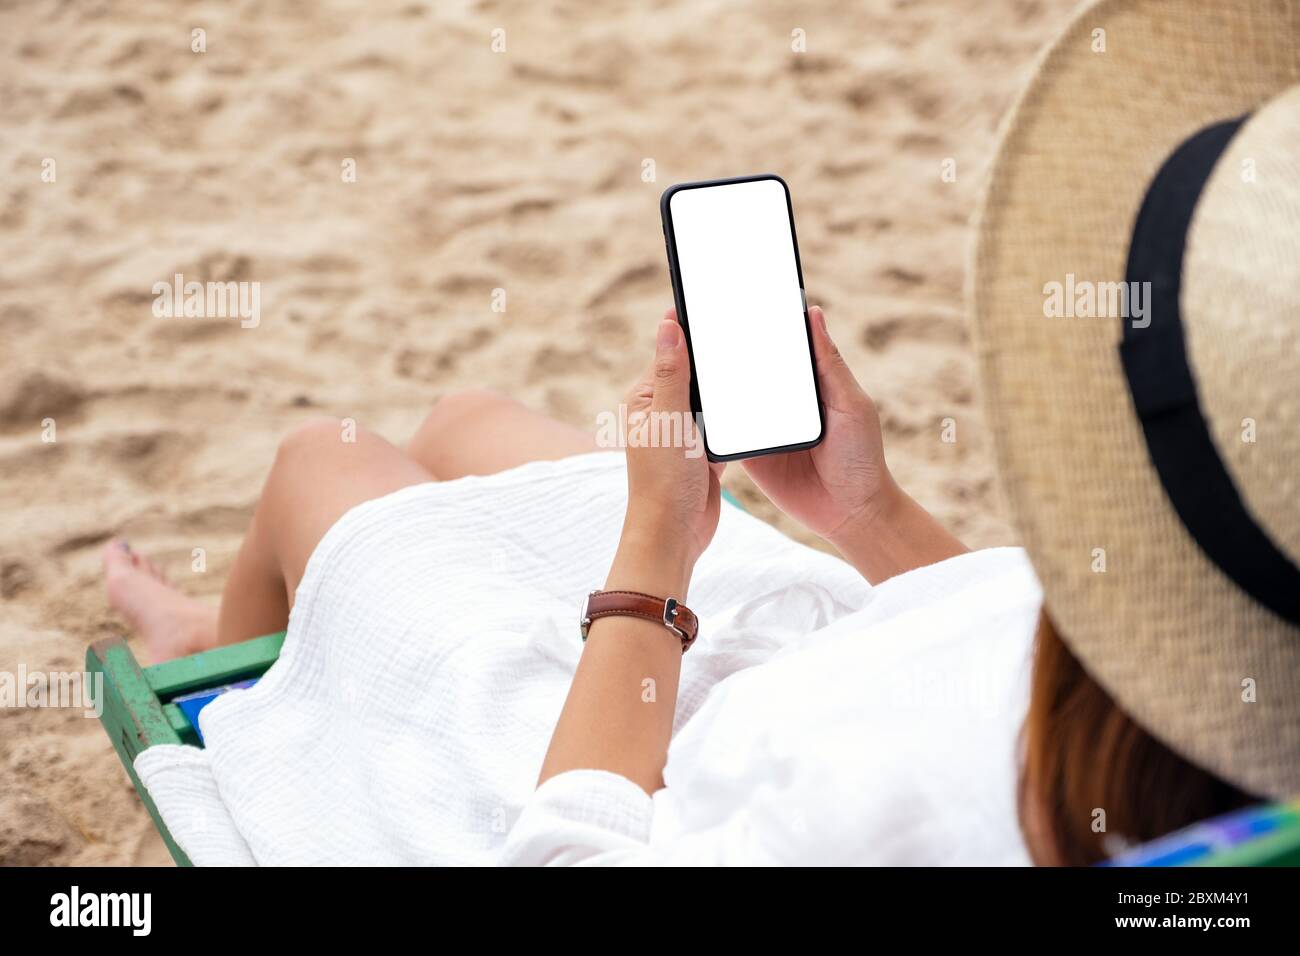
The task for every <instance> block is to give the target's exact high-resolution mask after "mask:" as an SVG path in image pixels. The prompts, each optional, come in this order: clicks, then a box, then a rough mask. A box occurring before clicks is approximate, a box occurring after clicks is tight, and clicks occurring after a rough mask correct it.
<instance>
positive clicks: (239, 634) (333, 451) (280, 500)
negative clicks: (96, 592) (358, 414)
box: [104, 420, 433, 662]
mask: <svg viewBox="0 0 1300 956" xmlns="http://www.w3.org/2000/svg"><path fill="white" fill-rule="evenodd" d="M355 437H356V441H355V442H345V441H343V432H342V429H341V427H340V425H339V422H337V421H334V420H324V421H319V422H311V423H309V424H306V425H303V426H301V427H299V428H297V429H295V430H294V431H293V432H291V433H290V434H289V435H288V437H286V438H285V439H284V441H283V442H282V443H281V444H280V449H279V451H278V452H277V453H276V456H275V463H274V464H273V465H272V466H271V472H270V474H269V475H268V476H267V479H266V484H265V485H264V486H263V488H262V496H261V498H260V499H259V501H258V503H257V510H256V511H255V512H254V514H253V521H252V524H251V525H250V527H249V530H248V534H247V536H246V537H245V538H244V543H243V545H241V547H240V550H239V554H238V556H236V558H235V563H234V566H233V567H232V568H231V571H230V577H229V578H228V579H227V580H226V587H225V590H224V592H223V593H222V596H221V610H220V613H219V615H218V613H217V612H216V610H215V609H214V608H212V607H211V606H209V605H207V604H204V603H203V602H201V601H198V600H196V599H194V598H191V597H188V596H186V595H184V594H182V593H181V592H180V591H177V590H176V589H175V588H174V587H172V586H171V585H169V584H167V583H166V582H165V581H164V580H163V579H162V577H161V575H159V574H158V573H157V571H156V570H155V569H154V568H153V566H152V565H150V564H149V563H148V562H147V561H145V560H144V559H142V558H140V557H139V556H138V555H135V554H133V553H132V552H131V551H130V550H129V549H127V548H124V546H123V543H122V542H110V544H109V546H108V547H107V548H105V551H104V568H105V575H106V577H107V581H108V596H109V603H110V604H112V605H113V607H115V608H116V609H117V610H118V611H120V612H121V613H122V614H123V616H125V617H126V619H127V620H128V621H129V622H130V624H131V625H132V627H133V628H134V629H135V631H136V633H137V634H139V635H140V637H141V638H142V639H143V641H144V643H145V646H146V647H147V648H148V651H149V656H150V657H151V659H152V660H153V661H155V662H157V661H163V660H169V659H170V658H173V657H179V656H182V655H185V654H192V653H194V652H196V651H200V650H204V649H206V648H208V647H212V646H214V645H215V644H218V643H222V644H224V643H230V642H233V641H240V640H245V639H247V638H250V637H256V636H257V635H259V634H267V633H271V632H274V631H279V630H283V629H284V627H285V625H286V624H287V623H288V620H289V608H290V607H291V606H292V604H293V595H294V592H295V590H296V589H297V587H298V582H299V581H300V580H301V579H302V574H303V570H304V569H305V568H306V566H307V559H308V558H309V557H311V553H312V551H313V550H315V548H316V545H317V544H318V543H319V542H320V539H321V538H322V537H324V535H325V532H326V531H328V530H329V528H330V526H331V525H333V524H334V522H335V521H337V520H338V519H339V518H340V517H342V515H343V514H344V512H346V511H348V510H349V509H350V508H352V507H353V506H354V505H358V504H361V503H362V502H364V501H369V500H370V499H372V498H378V497H380V496H382V495H386V494H388V493H389V492H392V491H397V490H398V489H400V488H405V487H406V486H408V485H414V484H420V483H422V482H426V481H432V480H433V475H431V474H430V473H429V471H428V470H427V469H425V468H423V467H422V466H420V465H419V464H417V463H416V462H415V461H413V460H411V459H410V458H408V457H407V456H406V455H404V454H402V452H401V451H399V450H398V449H397V448H395V447H393V446H392V445H391V444H389V443H388V442H386V441H384V439H382V438H380V437H379V436H377V435H374V434H372V433H370V432H367V431H365V430H363V429H357V431H356V436H355Z"/></svg>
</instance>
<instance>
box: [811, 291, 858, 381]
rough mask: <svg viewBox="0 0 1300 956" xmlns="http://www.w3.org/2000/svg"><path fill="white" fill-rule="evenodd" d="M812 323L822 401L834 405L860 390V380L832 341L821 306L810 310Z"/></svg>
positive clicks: (815, 306)
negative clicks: (836, 401)
mask: <svg viewBox="0 0 1300 956" xmlns="http://www.w3.org/2000/svg"><path fill="white" fill-rule="evenodd" d="M808 318H809V319H810V320H811V321H812V328H813V352H814V354H815V357H816V359H817V378H818V380H819V381H820V382H821V389H822V401H824V402H828V403H830V404H832V405H833V404H834V403H835V400H836V399H837V398H842V397H845V396H846V395H849V394H851V393H852V392H855V391H857V390H858V380H857V379H856V378H854V377H853V370H852V369H851V368H849V363H848V362H846V361H844V356H843V355H841V354H840V350H839V349H838V348H837V347H836V345H835V343H834V342H833V341H832V340H831V334H830V332H829V331H827V329H826V313H825V312H823V311H822V308H821V306H819V305H814V306H813V307H812V308H811V309H809V310H808Z"/></svg>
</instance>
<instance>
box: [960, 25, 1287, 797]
mask: <svg viewBox="0 0 1300 956" xmlns="http://www.w3.org/2000/svg"><path fill="white" fill-rule="evenodd" d="M1096 30H1104V31H1105V35H1104V36H1105V52H1095V51H1094V45H1095V42H1096V40H1097V38H1098V34H1096V33H1095V32H1094V31H1096ZM1297 82H1300V10H1298V9H1297V3H1295V2H1262V0H1261V2H1240V3H1223V2H1221V0H1127V2H1118V0H1113V2H1112V0H1107V2H1101V3H1097V4H1095V5H1092V6H1090V7H1087V8H1086V9H1084V10H1083V11H1081V13H1080V14H1079V15H1078V16H1077V17H1076V19H1075V20H1074V21H1073V22H1072V23H1071V25H1070V26H1069V27H1068V29H1067V30H1066V31H1065V33H1064V34H1063V35H1062V36H1061V38H1060V39H1059V40H1058V41H1057V42H1056V43H1055V44H1054V45H1053V46H1052V47H1051V48H1050V49H1049V50H1048V52H1047V53H1046V54H1045V56H1044V58H1043V60H1042V61H1041V63H1040V65H1039V68H1038V70H1037V73H1036V75H1035V77H1034V78H1033V80H1032V82H1031V83H1030V85H1029V87H1028V88H1027V90H1026V91H1025V93H1024V94H1023V95H1022V97H1021V100H1020V101H1019V103H1018V104H1017V106H1016V107H1015V109H1014V111H1013V112H1012V114H1011V116H1010V117H1009V118H1008V121H1007V123H1006V125H1005V127H1004V131H1003V139H1002V143H1001V148H1000V151H999V155H998V158H997V160H996V162H995V164H994V167H993V170H992V174H991V179H990V182H989V185H988V187H987V192H986V195H985V198H984V201H983V205H982V208H981V211H980V215H979V225H978V229H977V238H976V245H975V249H974V258H973V262H972V268H971V270H970V288H969V292H970V302H971V308H972V311H973V320H974V325H975V330H976V341H977V346H978V350H979V360H980V363H981V371H982V388H983V392H984V398H985V401H986V403H987V409H988V419H989V421H990V423H991V427H992V429H993V432H994V447H995V450H996V456H997V460H998V467H999V474H1000V477H1001V480H1002V486H1003V492H1004V494H1005V496H1006V499H1007V503H1008V506H1009V507H1010V509H1011V512H1012V516H1013V519H1014V520H1015V523H1016V525H1017V528H1018V530H1019V532H1020V535H1021V537H1022V540H1023V542H1024V545H1025V547H1026V549H1027V550H1028V552H1029V555H1030V557H1031V559H1032V561H1033V564H1034V567H1035V569H1036V571H1037V573H1038V575H1039V577H1040V579H1041V580H1042V583H1043V588H1044V592H1045V600H1046V606H1047V609H1048V612H1049V613H1050V614H1051V616H1052V618H1053V621H1054V622H1055V624H1056V626H1057V628H1058V629H1059V631H1060V633H1061V636H1062V638H1063V639H1064V640H1065V641H1066V643H1067V644H1068V645H1069V646H1070V647H1071V648H1072V649H1073V650H1074V652H1075V653H1076V654H1077V655H1078V656H1079V658H1080V659H1081V660H1082V661H1083V663H1084V666H1085V667H1086V668H1087V669H1088V671H1089V672H1090V673H1091V674H1092V675H1093V676H1094V677H1095V678H1096V679H1097V680H1098V681H1099V682H1100V683H1101V684H1102V686H1103V687H1105V688H1106V689H1107V690H1108V692H1109V693H1110V694H1111V695H1112V696H1113V697H1114V698H1115V699H1116V700H1117V701H1118V703H1119V704H1120V706H1121V707H1123V708H1124V710H1125V711H1126V712H1127V713H1128V714H1129V715H1130V716H1132V717H1133V719H1135V720H1136V721H1137V722H1138V723H1139V724H1141V725H1142V726H1143V727H1144V728H1145V729H1147V730H1148V731H1149V732H1151V733H1152V734H1154V735H1155V736H1156V737H1157V738H1159V739H1160V740H1162V741H1163V742H1164V743H1166V744H1167V745H1168V746H1170V747H1171V748H1173V749H1174V750H1175V751H1177V752H1179V753H1180V754H1182V755H1183V756H1185V757H1186V758H1187V759H1189V760H1191V761H1193V762H1195V763H1197V764H1199V765H1200V766H1202V767H1204V768H1205V769H1207V770H1209V771H1211V772H1213V773H1215V774H1217V775H1219V776H1220V777H1222V778H1224V779H1226V780H1229V781H1231V782H1232V783H1234V784H1236V785H1237V786H1239V787H1242V788H1244V789H1246V790H1248V791H1250V792H1252V793H1254V794H1257V795H1260V796H1266V797H1273V798H1283V797H1288V796H1291V795H1294V794H1295V793H1300V629H1296V628H1294V627H1292V626H1290V625H1287V624H1285V623H1284V622H1282V621H1281V620H1280V619H1279V618H1277V617H1275V616H1273V615H1272V614H1270V613H1269V612H1268V611H1266V610H1264V609H1262V608H1261V607H1259V606H1258V605H1257V604H1255V603H1254V602H1253V601H1252V600H1251V599H1250V598H1249V597H1247V596H1246V595H1245V594H1243V593H1242V592H1241V590H1240V589H1239V588H1238V587H1237V586H1236V585H1234V584H1233V583H1232V582H1231V581H1229V580H1228V579H1227V578H1226V577H1224V575H1223V574H1222V573H1221V572H1220V571H1219V570H1218V569H1217V568H1216V567H1215V566H1214V565H1213V564H1211V563H1210V562H1209V560H1208V559H1207V558H1206V557H1205V556H1204V555H1203V554H1202V552H1201V551H1200V549H1199V548H1198V547H1197V545H1196V544H1195V542H1194V541H1193V540H1192V539H1191V538H1190V537H1189V535H1188V533H1187V532H1186V530H1185V529H1184V527H1183V525H1182V524H1181V522H1180V521H1179V519H1178V517H1177V515H1176V514H1175V512H1174V511H1173V509H1172V507H1171V506H1170V504H1169V501H1168V499H1167V497H1166V496H1165V493H1164V490H1163V488H1162V487H1161V484H1160V482H1159V479H1158V477H1157V475H1156V473H1155V471H1154V469H1153V467H1152V465H1151V462H1150V459H1149V457H1148V452H1147V449H1146V445H1145V443H1144V439H1143V434H1142V431H1141V427H1140V424H1139V422H1138V421H1137V419H1136V418H1135V416H1134V411H1133V404H1132V400H1131V398H1130V396H1129V392H1128V387H1127V383H1126V381H1125V378H1124V375H1123V372H1122V368H1121V365H1120V362H1119V357H1118V354H1117V351H1116V347H1117V344H1118V342H1119V340H1120V336H1121V334H1122V332H1121V329H1122V324H1121V320H1120V319H1112V320H1109V321H1108V320H1102V319H1048V318H1045V317H1044V312H1043V306H1044V291H1043V290H1044V285H1045V284H1046V283H1049V282H1054V281H1055V282H1065V281H1066V277H1067V275H1068V274H1073V275H1075V276H1076V277H1079V278H1081V279H1088V280H1093V281H1106V282H1118V281H1122V280H1123V279H1124V278H1125V265H1126V257H1127V251H1128V240H1129V236H1130V232H1131V229H1132V225H1133V222H1134V219H1135V217H1136V214H1137V211H1138V209H1139V207H1140V205H1141V202H1142V199H1143V196H1144V193H1145V191H1146V189H1147V186H1148V185H1149V183H1150V181H1151V179H1152V177H1153V176H1154V174H1155V172H1156V171H1157V170H1158V169H1159V167H1160V165H1161V164H1162V162H1163V161H1164V160H1165V159H1166V158H1167V157H1168V155H1169V154H1170V152H1171V151H1172V150H1173V149H1174V148H1175V147H1176V146H1178V144H1179V143H1181V142H1182V141H1183V140H1184V139H1185V138H1186V137H1188V136H1189V135H1190V134H1192V133H1193V132H1195V131H1197V130H1198V129H1201V128H1202V127H1204V126H1206V125H1208V124H1210V123H1212V122H1214V121H1218V120H1224V119H1229V118H1233V117H1237V116H1241V115H1242V114H1245V113H1249V112H1252V111H1254V110H1256V109H1257V108H1259V107H1260V106H1261V105H1262V104H1264V103H1265V102H1266V101H1268V100H1270V99H1272V98H1274V97H1276V96H1278V95H1279V94H1280V93H1281V92H1282V91H1283V90H1286V89H1287V88H1288V87H1291V86H1293V85H1294V84H1296V83H1297ZM1296 148H1297V149H1300V143H1297V144H1296ZM1225 253H1226V251H1225ZM1236 254H1240V255H1250V254H1251V252H1250V250H1249V249H1243V250H1237V252H1236ZM1265 261H1267V259H1266V258H1265ZM1292 267H1293V268H1294V267H1295V264H1292ZM1197 360H1198V361H1201V360H1205V357H1204V356H1203V355H1199V354H1198V356H1197ZM1268 368H1269V365H1268V364H1267V363H1266V362H1265V363H1262V364H1261V366H1260V369H1259V387H1260V388H1261V390H1262V391H1261V392H1260V400H1261V401H1267V397H1268V396H1269V395H1270V394H1278V393H1280V392H1281V391H1282V390H1290V391H1294V389H1295V387H1296V383H1295V381H1288V382H1277V381H1273V382H1268V381H1267V374H1268ZM1296 439H1297V436H1296V435H1295V434H1294V432H1292V434H1290V435H1288V436H1284V440H1287V441H1290V442H1292V449H1293V450H1297V455H1296V457H1297V458H1300V449H1297V445H1296ZM1293 507H1300V502H1293ZM1098 549H1102V550H1101V551H1099V550H1098ZM1103 552H1104V558H1103ZM1103 559H1104V567H1105V570H1104V572H1103V571H1099V570H1098V568H1099V566H1100V560H1103ZM1105 770H1106V768H1104V767H1098V768H1097V772H1098V773H1104V772H1105Z"/></svg>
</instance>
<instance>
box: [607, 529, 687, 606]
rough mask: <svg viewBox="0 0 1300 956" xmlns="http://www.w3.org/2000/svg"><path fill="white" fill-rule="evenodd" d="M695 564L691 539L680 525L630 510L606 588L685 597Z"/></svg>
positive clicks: (679, 597)
mask: <svg viewBox="0 0 1300 956" xmlns="http://www.w3.org/2000/svg"><path fill="white" fill-rule="evenodd" d="M694 568H695V556H694V554H693V553H692V552H691V547H690V542H689V541H687V540H685V538H684V536H683V535H682V534H681V530H680V529H679V528H672V527H670V526H668V525H667V524H665V523H662V522H646V521H642V520H640V519H635V520H634V518H633V516H632V514H631V513H630V512H629V515H628V518H627V520H626V521H625V522H624V524H623V534H622V536H621V537H620V539H619V542H618V550H617V551H615V553H614V561H613V563H612V564H611V566H610V570H609V575H608V577H607V578H606V580H605V589H606V590H628V591H641V592H643V593H645V594H652V595H654V596H656V597H675V598H677V599H678V600H679V601H684V600H685V598H686V590H687V587H688V586H689V584H690V580H691V572H692V571H693V570H694Z"/></svg>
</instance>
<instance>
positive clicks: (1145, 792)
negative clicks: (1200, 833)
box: [1019, 612, 1257, 866]
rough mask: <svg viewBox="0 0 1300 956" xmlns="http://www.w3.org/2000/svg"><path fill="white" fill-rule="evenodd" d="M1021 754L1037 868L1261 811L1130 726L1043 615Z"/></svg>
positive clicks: (1025, 821) (1026, 822) (1024, 821)
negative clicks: (1245, 809) (1243, 810)
mask: <svg viewBox="0 0 1300 956" xmlns="http://www.w3.org/2000/svg"><path fill="white" fill-rule="evenodd" d="M1021 746H1022V759H1021V770H1020V788H1019V802H1020V828H1021V831H1022V832H1023V834H1024V837H1025V841H1026V843H1027V844H1028V846H1029V848H1030V853H1031V855H1032V857H1033V859H1034V862H1035V863H1037V864H1039V865H1058V866H1080V865H1086V864H1091V863H1096V862H1097V861H1099V860H1102V859H1105V858H1106V857H1108V856H1111V855H1113V853H1114V852H1115V851H1116V850H1117V849H1118V848H1119V846H1120V845H1121V844H1123V843H1141V842H1145V841H1147V840H1151V839H1154V838H1155V837H1158V836H1162V835H1164V834H1166V833H1169V832H1171V831H1173V830H1177V829H1179V828H1180V827H1184V826H1187V825H1189V824H1191V823H1195V822H1196V821H1198V820H1203V819H1205V818H1206V817H1211V816H1214V815H1216V814H1219V813H1225V812H1227V811H1229V810H1233V809H1236V808H1237V807H1241V806H1244V805H1246V804H1249V803H1254V802H1257V801H1256V799H1255V798H1254V797H1251V796H1250V795H1248V794H1246V793H1244V792H1242V791H1241V790H1238V789H1237V788H1236V787H1233V786H1232V785H1231V784H1228V783H1225V782H1224V781H1222V780H1220V779H1218V778H1217V777H1215V776H1213V775H1212V774H1209V773H1207V772H1206V771H1204V770H1202V769H1200V768H1199V767H1197V766H1195V765H1193V764H1191V763H1188V762H1187V761H1186V760H1184V759H1183V758H1182V757H1180V756H1178V755H1177V754H1176V753H1174V752H1173V751H1172V750H1170V749H1169V748H1168V747H1166V746H1165V745H1164V744H1162V743H1160V742H1159V741H1158V740H1156V739H1155V738H1154V737H1152V736H1151V735H1150V734H1148V733H1147V732H1146V731H1145V730H1143V729H1142V728H1141V727H1139V726H1138V725H1137V724H1136V723H1134V722H1133V721H1132V720H1130V719H1129V717H1128V715H1127V714H1125V713H1124V712H1123V711H1122V710H1120V708H1119V707H1118V706H1117V705H1116V703H1115V702H1114V700H1112V699H1111V697H1110V695H1109V694H1107V693H1106V691H1104V690H1103V689H1102V688H1101V685H1099V684H1098V683H1097V682H1096V681H1095V680H1093V679H1092V677H1091V676H1090V675H1089V674H1088V672H1087V671H1086V670H1084V668H1083V665H1082V664H1081V663H1079V660H1078V658H1076V657H1075V656H1074V654H1073V653H1071V652H1070V649H1069V648H1068V647H1066V645H1065V642H1064V641H1062V640H1061V638H1060V637H1059V636H1058V635H1057V633H1056V629H1055V627H1053V625H1052V622H1051V621H1050V620H1049V619H1048V617H1047V614H1046V612H1044V613H1043V615H1042V619H1041V620H1040V622H1039V627H1038V635H1037V637H1036V639H1035V646H1034V669H1033V678H1032V681H1031V692H1030V699H1029V713H1028V716H1027V717H1026V718H1025V725H1024V729H1023V731H1022V736H1021ZM1098 811H1104V816H1103V815H1101V814H1099V813H1098ZM1103 828H1104V829H1103ZM1108 836H1111V837H1118V838H1119V839H1118V840H1108V839H1107V837H1108Z"/></svg>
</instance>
